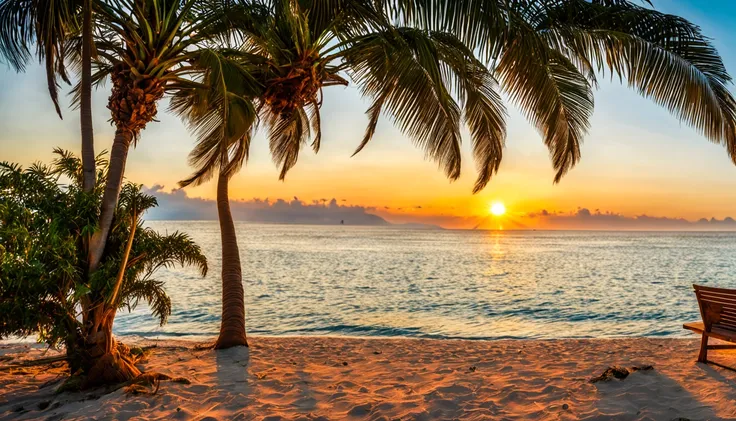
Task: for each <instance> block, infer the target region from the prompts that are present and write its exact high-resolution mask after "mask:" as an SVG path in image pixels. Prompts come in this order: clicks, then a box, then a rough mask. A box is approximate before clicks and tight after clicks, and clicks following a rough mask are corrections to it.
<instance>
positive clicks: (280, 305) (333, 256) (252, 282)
mask: <svg viewBox="0 0 736 421" xmlns="http://www.w3.org/2000/svg"><path fill="white" fill-rule="evenodd" d="M149 226H151V227H153V228H154V229H157V230H160V231H169V232H171V231H175V230H180V231H185V232H187V233H189V234H190V235H191V236H192V237H193V238H194V239H195V240H196V241H197V242H198V243H199V244H200V245H201V246H202V248H203V249H204V251H205V253H206V254H207V257H208V258H209V261H210V273H209V274H208V275H207V277H206V278H204V279H203V278H201V277H199V276H198V275H197V274H196V272H195V271H194V270H192V269H173V270H164V271H161V272H159V274H158V279H162V280H165V281H166V286H167V290H168V293H169V294H170V295H171V299H172V301H173V306H174V313H173V314H172V316H171V318H170V319H169V323H168V324H167V325H165V326H163V327H159V326H158V323H157V322H156V320H154V319H153V318H152V317H151V316H150V315H149V313H148V310H147V308H145V306H140V307H139V308H138V309H136V310H135V311H134V312H133V313H131V314H128V313H125V312H123V313H120V314H119V316H118V318H117V319H116V322H115V330H116V333H117V334H119V335H143V336H149V337H167V336H213V335H216V334H217V332H218V328H219V315H220V293H221V288H220V281H219V271H220V250H219V248H220V245H219V244H220V240H219V231H218V225H217V223H216V222H214V221H207V222H178V221H177V222H162V221H157V222H149ZM237 230H238V235H239V239H240V244H241V249H240V253H241V259H242V264H243V278H244V285H245V291H246V306H247V326H248V332H249V333H250V334H259V335H351V336H356V335H357V336H407V337H429V338H472V339H494V338H559V337H612V336H686V335H687V334H686V332H685V331H683V330H682V323H683V322H684V321H690V320H696V319H697V318H698V317H699V316H698V310H697V304H696V301H695V296H694V294H693V293H692V286H691V285H692V284H693V283H702V284H706V285H718V286H723V287H736V234H733V233H648V232H646V233H645V232H538V231H533V232H529V231H516V232H512V231H508V232H490V231H449V230H448V231H434V230H432V231H426V230H411V229H402V228H391V227H380V228H376V227H348V226H294V225H253V224H245V223H239V224H237Z"/></svg>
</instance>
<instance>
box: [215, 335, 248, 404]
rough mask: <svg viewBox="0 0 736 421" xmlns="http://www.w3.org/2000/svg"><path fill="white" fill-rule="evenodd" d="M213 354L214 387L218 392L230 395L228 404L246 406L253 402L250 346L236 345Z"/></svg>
mask: <svg viewBox="0 0 736 421" xmlns="http://www.w3.org/2000/svg"><path fill="white" fill-rule="evenodd" d="M214 354H215V366H216V370H215V387H216V388H217V389H219V390H218V393H226V394H228V395H231V398H230V399H228V401H229V405H236V406H239V407H240V408H247V407H248V406H249V405H250V404H252V402H253V396H252V395H253V386H254V385H253V378H252V377H251V375H250V373H249V369H250V348H247V347H244V346H236V347H233V348H228V349H221V350H217V351H215V352H214Z"/></svg>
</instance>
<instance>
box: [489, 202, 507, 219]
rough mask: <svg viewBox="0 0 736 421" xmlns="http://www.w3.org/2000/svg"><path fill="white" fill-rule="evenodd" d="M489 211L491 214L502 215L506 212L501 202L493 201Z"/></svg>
mask: <svg viewBox="0 0 736 421" xmlns="http://www.w3.org/2000/svg"><path fill="white" fill-rule="evenodd" d="M489 211H490V212H491V215H493V216H502V215H503V214H505V213H506V206H505V205H504V204H503V203H501V202H493V203H491V208H490V209H489Z"/></svg>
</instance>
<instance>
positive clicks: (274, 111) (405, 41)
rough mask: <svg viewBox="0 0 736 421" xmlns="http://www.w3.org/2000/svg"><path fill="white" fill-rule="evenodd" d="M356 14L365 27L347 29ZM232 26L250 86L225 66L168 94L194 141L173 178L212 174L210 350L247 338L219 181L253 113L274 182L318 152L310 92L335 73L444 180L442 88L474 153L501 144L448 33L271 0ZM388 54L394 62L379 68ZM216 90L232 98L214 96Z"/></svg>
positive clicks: (239, 154)
mask: <svg viewBox="0 0 736 421" xmlns="http://www.w3.org/2000/svg"><path fill="white" fill-rule="evenodd" d="M315 16H319V17H321V18H318V19H315ZM357 19H359V20H360V21H361V22H363V23H365V24H366V25H367V26H366V27H365V28H357V27H351V26H352V25H353V24H352V22H353V21H354V20H357ZM240 29H241V30H242V32H243V36H244V38H243V40H242V41H243V46H242V49H241V50H242V51H243V52H244V54H243V55H242V56H241V57H240V58H239V59H244V60H247V63H244V64H243V65H244V66H247V67H248V69H247V70H248V72H249V74H250V75H252V77H255V79H256V80H257V81H258V82H260V83H259V84H258V85H257V86H254V85H253V84H250V83H249V84H247V85H246V86H245V87H246V88H247V89H243V88H244V87H243V86H238V85H236V83H237V81H238V77H237V75H236V74H233V75H232V76H234V77H232V78H231V77H220V78H219V80H222V81H223V84H222V85H221V86H219V85H218V87H217V89H212V86H214V85H215V84H214V83H212V82H209V81H205V80H203V81H202V83H203V84H204V85H207V86H209V87H210V88H209V90H207V91H202V92H197V91H198V90H192V91H190V92H185V91H180V95H178V96H175V97H174V101H173V102H172V107H173V109H174V110H175V111H177V112H179V113H180V114H182V115H184V116H185V117H186V118H187V119H188V120H189V122H190V124H191V127H192V128H193V129H194V130H195V132H196V134H197V137H198V138H199V143H198V145H197V146H196V148H195V149H194V150H193V151H192V153H191V154H190V162H191V164H192V165H193V166H194V167H195V168H196V169H197V170H196V172H195V173H194V174H193V175H192V176H191V177H190V178H189V179H187V180H184V181H182V182H181V183H180V184H181V186H183V187H184V186H188V185H190V184H195V185H196V184H201V183H203V182H205V181H207V180H209V179H210V178H212V177H213V176H214V175H215V174H217V175H218V184H217V204H218V214H219V217H220V227H221V235H222V270H223V273H222V291H223V302H222V322H221V328H220V335H219V337H218V339H217V343H216V347H217V348H225V347H229V346H236V345H247V342H246V334H245V319H244V315H245V303H244V298H243V295H244V294H243V281H242V275H241V268H240V260H239V250H238V246H237V238H236V236H235V231H234V224H233V221H232V215H231V214H230V209H229V202H228V200H227V199H228V196H227V193H228V192H227V182H228V180H229V178H230V177H231V176H232V175H233V174H234V173H235V172H236V171H237V170H238V169H239V168H240V166H241V165H242V163H243V162H244V161H245V160H246V159H247V156H248V148H249V146H250V140H251V134H252V132H253V131H255V130H256V128H257V123H258V121H259V120H257V119H256V116H257V115H258V116H259V117H260V120H262V121H264V122H265V123H266V125H267V129H268V132H269V137H270V146H271V153H272V156H273V158H274V160H275V161H276V162H277V163H278V164H279V165H281V175H280V177H281V178H282V179H283V178H284V177H285V176H286V174H287V172H288V170H289V169H290V168H291V167H293V165H294V164H295V163H296V161H297V158H298V154H299V151H300V149H301V147H302V145H303V144H304V143H306V142H307V141H308V140H310V139H312V140H313V141H312V147H313V148H314V149H315V151H316V150H318V149H319V144H320V139H321V134H320V133H321V127H320V111H319V109H320V103H321V99H320V93H321V91H322V89H323V88H324V87H328V86H334V85H347V84H348V81H347V80H346V79H345V78H344V77H343V76H341V73H342V72H344V71H349V72H351V73H352V74H353V75H354V76H355V77H354V79H355V80H356V81H359V82H362V83H363V84H362V87H363V88H364V92H365V93H366V95H371V96H376V97H379V98H380V104H381V105H383V104H386V109H387V110H389V111H390V112H392V114H393V115H394V116H395V117H396V120H397V122H399V123H400V124H399V125H400V126H401V127H402V129H403V130H404V131H405V132H406V133H408V134H410V135H411V136H412V137H413V138H414V139H415V140H416V141H417V142H419V143H420V144H423V145H425V147H426V148H427V152H428V154H430V155H432V156H434V157H436V158H437V160H438V161H439V162H440V164H441V165H443V166H444V168H445V171H446V172H447V173H448V175H449V176H451V177H457V176H458V175H459V171H460V167H459V147H458V145H459V141H460V133H459V132H460V126H461V120H462V119H463V116H461V112H460V107H459V106H458V105H457V104H456V102H455V100H454V99H453V97H452V96H451V95H450V92H451V91H452V90H453V89H456V90H457V92H458V95H459V96H461V97H462V98H464V101H463V105H464V107H465V111H466V114H465V116H464V118H465V122H466V123H467V124H468V126H469V127H470V128H471V132H472V138H473V141H474V144H475V145H476V149H477V150H485V149H487V148H496V147H500V144H501V142H502V140H503V135H502V133H501V131H500V130H499V124H500V123H501V122H502V121H503V113H504V109H503V106H502V105H501V100H500V97H499V96H498V95H497V94H496V93H495V92H494V90H493V86H494V83H495V82H494V80H493V78H492V77H491V74H490V71H489V70H488V69H487V68H485V66H483V65H482V64H481V63H480V62H479V61H478V60H477V59H475V58H474V56H473V54H472V52H471V51H470V50H469V49H468V48H466V47H465V46H464V45H463V44H462V43H460V42H459V41H458V40H457V39H456V38H455V37H454V36H452V35H451V34H447V33H440V32H431V33H430V32H426V31H418V30H414V29H411V28H405V27H394V26H392V25H391V24H390V23H389V21H388V19H387V18H386V16H384V15H382V14H381V13H380V12H379V11H377V10H375V9H372V8H369V7H367V6H365V5H363V6H361V7H355V6H354V5H345V6H344V7H337V8H332V7H331V8H326V9H324V10H323V9H306V8H301V7H300V6H299V5H298V4H296V5H295V3H294V2H290V1H275V2H273V3H272V4H271V5H270V7H269V15H268V18H267V19H262V20H260V24H254V25H249V26H248V27H245V28H243V27H241V28H240ZM389 55H390V56H391V57H392V63H393V64H394V66H387V65H386V64H385V58H386V57H387V56H389ZM379 78H382V79H383V81H381V82H379V81H378V79H379ZM253 88H256V89H257V91H255V92H254V91H253ZM435 93H438V94H439V97H438V95H435ZM227 96H229V97H230V98H232V100H231V101H223V98H225V97H227ZM248 101H252V103H253V104H254V105H249V103H248ZM420 103H421V106H419V105H420ZM381 105H374V107H372V109H373V112H372V114H371V122H370V126H369V128H368V130H367V133H366V137H365V139H364V141H363V144H362V145H361V147H362V146H363V145H365V143H366V142H367V141H368V140H369V139H370V137H371V136H372V133H373V131H374V129H375V125H376V123H377V120H378V117H379V114H380V108H381ZM236 109H237V110H238V111H237V112H234V110H236ZM312 133H314V136H313V137H312Z"/></svg>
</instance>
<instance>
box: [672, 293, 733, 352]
mask: <svg viewBox="0 0 736 421" xmlns="http://www.w3.org/2000/svg"><path fill="white" fill-rule="evenodd" d="M693 288H695V296H696V297H697V298H698V306H699V307H700V316H701V317H702V319H703V321H702V322H693V323H685V324H684V325H682V327H684V328H685V329H688V330H692V331H693V332H695V333H699V334H701V335H702V339H701V341H700V354H699V355H698V361H699V362H702V363H707V362H708V350H709V349H736V345H725V344H724V345H708V338H715V339H720V340H722V341H726V342H732V343H736V289H725V288H713V287H705V286H701V285H693Z"/></svg>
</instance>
